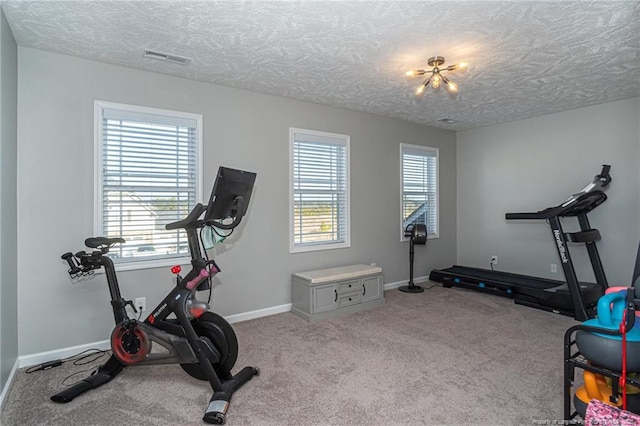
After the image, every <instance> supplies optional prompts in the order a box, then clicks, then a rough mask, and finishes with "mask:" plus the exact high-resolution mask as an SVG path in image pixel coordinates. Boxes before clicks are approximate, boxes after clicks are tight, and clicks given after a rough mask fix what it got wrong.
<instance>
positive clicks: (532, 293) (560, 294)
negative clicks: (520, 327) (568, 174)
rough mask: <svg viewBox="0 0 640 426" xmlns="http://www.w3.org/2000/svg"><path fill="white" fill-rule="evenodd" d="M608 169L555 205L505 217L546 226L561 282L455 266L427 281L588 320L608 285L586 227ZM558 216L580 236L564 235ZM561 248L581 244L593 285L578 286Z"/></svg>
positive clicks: (592, 235) (592, 236) (594, 236)
mask: <svg viewBox="0 0 640 426" xmlns="http://www.w3.org/2000/svg"><path fill="white" fill-rule="evenodd" d="M610 169H611V166H609V165H606V164H605V165H603V166H602V171H601V172H600V174H598V175H596V176H595V177H594V178H593V181H592V182H591V183H590V184H589V185H587V186H586V187H585V188H584V189H582V191H580V192H578V193H576V194H573V195H571V196H570V197H569V198H568V199H567V200H566V201H564V202H563V203H562V204H560V205H558V206H554V207H548V208H546V209H544V210H540V211H537V212H532V213H507V214H506V215H505V218H506V219H507V220H546V221H547V222H548V223H549V226H550V227H551V235H552V236H553V239H554V241H555V246H556V249H557V250H558V256H559V257H560V262H561V265H562V270H563V272H564V276H565V280H566V281H557V280H551V279H546V278H538V277H532V276H528V275H519V274H512V273H508V272H501V271H494V270H487V269H481V268H471V267H466V266H459V265H454V266H452V267H451V268H446V269H434V270H432V271H431V273H430V274H429V279H430V280H431V281H436V282H440V283H442V284H443V286H444V287H446V288H451V287H454V286H457V287H462V288H468V289H472V290H478V291H484V292H488V293H493V294H497V295H501V296H506V297H511V298H513V299H514V302H515V303H517V304H521V305H525V306H529V307H533V308H538V309H544V310H546V311H551V312H555V313H559V314H563V315H568V316H572V317H574V318H575V319H576V320H578V321H586V320H588V319H589V318H593V317H594V316H595V311H596V306H597V302H598V299H599V298H600V296H602V295H603V294H604V291H605V290H606V289H607V288H608V287H609V284H608V283H607V278H606V276H605V273H604V269H603V267H602V262H601V260H600V255H599V254H598V248H597V247H596V241H597V240H599V239H600V232H599V231H598V230H597V229H593V228H591V225H590V224H589V219H588V218H587V213H588V212H590V211H591V210H593V209H595V208H596V207H598V206H599V205H600V204H602V203H604V202H605V201H606V199H607V196H606V195H605V194H604V192H603V191H604V190H605V189H606V188H607V186H608V185H609V183H611V176H610V175H609V170H610ZM563 217H576V218H577V219H578V223H579V225H580V231H578V232H564V231H563V229H562V224H561V223H560V219H561V218H563ZM567 243H582V244H585V246H586V248H587V252H588V254H589V259H590V261H591V266H592V268H593V271H594V276H595V279H596V282H595V283H588V282H580V281H578V277H577V276H576V271H575V269H574V266H573V262H572V261H571V255H570V253H569V246H568V244H567Z"/></svg>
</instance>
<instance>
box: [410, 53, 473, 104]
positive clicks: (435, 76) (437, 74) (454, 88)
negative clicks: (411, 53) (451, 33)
mask: <svg viewBox="0 0 640 426" xmlns="http://www.w3.org/2000/svg"><path fill="white" fill-rule="evenodd" d="M427 64H428V65H429V66H430V67H433V68H432V69H431V70H413V71H407V73H406V75H407V77H415V76H420V75H425V74H427V75H428V77H427V78H426V80H424V81H423V82H422V84H421V85H420V86H419V87H418V88H417V89H416V96H421V95H422V94H423V93H424V91H425V89H426V88H427V86H429V83H431V87H433V88H434V89H437V88H438V87H440V83H444V85H445V86H447V90H449V92H450V93H457V92H458V85H457V84H455V83H454V82H453V81H451V80H449V79H448V78H447V77H445V76H444V75H442V72H444V71H455V70H463V69H465V68H467V63H466V62H460V63H459V64H454V65H449V66H448V67H446V68H440V67H441V66H442V64H444V56H432V57H430V58H429V60H427Z"/></svg>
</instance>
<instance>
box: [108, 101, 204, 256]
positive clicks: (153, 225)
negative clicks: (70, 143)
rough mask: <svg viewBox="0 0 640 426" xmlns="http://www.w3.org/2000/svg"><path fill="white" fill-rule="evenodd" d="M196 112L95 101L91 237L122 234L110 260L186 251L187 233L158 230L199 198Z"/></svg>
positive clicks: (177, 253) (186, 252)
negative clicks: (121, 241)
mask: <svg viewBox="0 0 640 426" xmlns="http://www.w3.org/2000/svg"><path fill="white" fill-rule="evenodd" d="M200 124H201V116H199V115H195V114H186V113H179V112H172V111H165V110H156V109H150V108H142V107H133V106H128V105H119V104H107V103H101V102H96V126H97V127H98V132H97V135H98V137H97V138H96V139H97V144H98V147H97V148H98V149H97V152H98V153H99V158H98V162H97V164H96V166H97V172H98V174H99V176H97V179H96V181H97V185H99V187H98V188H97V190H96V196H97V199H96V210H97V218H96V228H97V229H96V234H97V235H100V236H106V237H109V238H114V237H121V238H124V239H125V240H126V243H125V244H123V245H116V246H115V247H114V248H112V249H111V250H110V255H111V256H112V258H114V261H115V262H117V263H131V262H139V261H145V260H153V259H164V258H176V257H184V256H188V254H189V251H188V244H187V239H186V234H185V233H184V231H182V230H172V231H167V230H165V225H166V224H167V223H170V222H174V221H177V220H181V219H184V217H185V216H186V215H187V214H188V213H189V211H190V210H191V209H192V208H193V206H195V204H196V201H197V200H198V199H200V198H201V194H200V184H199V182H200V177H199V167H198V165H199V152H200V140H201V137H200V131H201V130H200V127H201V126H200Z"/></svg>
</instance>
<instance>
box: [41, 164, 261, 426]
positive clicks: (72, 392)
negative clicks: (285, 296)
mask: <svg viewBox="0 0 640 426" xmlns="http://www.w3.org/2000/svg"><path fill="white" fill-rule="evenodd" d="M255 177H256V175H255V173H251V172H245V171H241V170H235V169H229V168H226V167H220V168H219V170H218V175H217V177H216V182H215V184H214V188H213V191H212V193H211V197H210V201H209V204H208V205H207V206H203V205H202V204H200V203H198V204H197V205H196V206H195V207H194V208H193V210H191V212H190V213H189V215H188V216H187V217H186V218H185V219H184V220H181V221H178V222H174V223H170V224H168V225H166V229H168V230H171V229H184V230H185V231H186V234H187V242H188V245H189V252H190V254H191V266H192V269H191V271H190V272H189V273H188V274H187V275H186V276H185V277H184V278H183V277H181V276H180V267H179V266H174V267H173V268H172V272H173V273H174V274H176V286H175V287H174V288H173V290H171V292H170V293H169V294H168V295H167V296H166V297H165V298H164V300H163V301H162V302H161V303H160V304H159V305H158V306H157V307H156V308H155V309H153V310H152V311H151V314H150V315H149V316H148V317H147V318H146V319H145V320H144V321H138V320H136V319H134V318H130V317H129V315H128V314H127V311H126V306H127V305H130V306H131V307H132V308H133V310H134V311H135V312H136V313H137V310H136V308H135V306H134V305H133V303H132V301H131V300H125V299H124V298H123V297H122V296H121V294H120V288H119V286H118V279H117V277H116V271H115V267H114V263H113V261H112V260H111V258H110V257H109V256H108V253H109V249H110V248H111V247H113V246H115V245H116V244H122V243H124V242H125V240H124V239H122V238H106V237H94V238H87V239H86V240H85V245H86V246H87V247H89V248H91V249H93V251H91V252H90V253H86V252H84V251H80V252H78V253H76V254H72V253H65V254H64V255H62V259H64V260H66V261H67V263H68V264H69V270H68V272H69V275H71V277H72V278H75V277H78V276H84V275H89V274H92V273H93V272H95V270H97V269H100V268H104V270H105V274H106V279H107V283H108V285H109V292H110V295H111V306H112V307H113V316H114V319H115V323H116V326H115V328H114V329H113V332H112V333H111V349H112V355H111V357H110V358H109V360H108V361H107V362H106V363H105V364H104V365H102V366H101V367H99V368H98V370H97V372H96V373H94V374H92V375H91V376H89V377H87V378H86V379H84V380H81V381H80V382H78V383H76V384H75V385H73V386H71V387H69V388H67V389H65V390H64V391H62V392H60V393H58V394H56V395H54V396H52V397H51V400H53V401H55V402H61V403H66V402H70V401H71V400H73V399H74V398H75V397H76V396H78V395H80V394H82V393H84V392H86V391H88V390H91V389H95V388H97V387H99V386H101V385H103V384H105V383H107V382H109V381H110V380H111V379H113V378H114V377H115V376H117V375H118V374H119V373H120V372H121V371H122V370H123V368H124V367H126V366H134V365H150V364H151V365H153V364H180V366H181V367H182V368H183V369H184V370H185V371H186V372H187V373H188V374H189V375H191V376H192V377H195V378H196V379H199V380H203V381H208V382H209V384H210V385H211V388H212V389H213V395H212V397H211V399H210V401H209V405H208V406H207V408H206V411H205V414H204V417H203V420H204V421H205V422H207V423H211V424H224V423H225V421H226V414H227V410H228V408H229V403H230V401H231V396H232V395H233V393H234V392H235V391H236V390H238V389H239V388H240V387H241V386H242V385H244V384H245V383H246V382H247V381H249V380H251V379H252V378H253V376H257V375H259V374H260V371H259V370H258V369H257V368H254V367H244V368H243V369H242V370H240V371H239V372H238V373H237V374H235V375H232V374H231V369H232V368H233V366H234V365H235V362H236V359H237V357H238V340H237V338H236V334H235V333H234V331H233V328H232V327H231V325H230V324H229V323H228V322H227V321H226V320H225V319H224V318H222V317H221V316H220V315H217V314H215V313H213V312H210V311H209V305H208V303H206V302H203V301H199V300H197V299H196V291H198V290H210V289H211V278H212V277H213V276H214V275H215V274H216V273H218V272H220V268H219V267H218V265H217V264H216V262H215V261H214V260H213V259H208V258H205V257H204V256H203V252H202V250H201V244H202V242H201V240H200V239H199V235H198V230H200V229H202V228H205V227H212V226H213V227H215V228H217V229H220V230H227V231H229V233H230V232H232V231H233V229H235V228H236V227H237V226H238V225H239V224H240V221H241V220H242V217H243V216H244V215H245V214H246V211H247V206H248V203H249V198H250V197H251V192H252V189H253V183H254V181H255ZM203 213H205V215H204V218H203V219H200V217H201V216H202V214H203ZM204 254H205V255H206V251H205V252H204ZM172 314H173V315H172ZM170 316H172V318H169V317H170ZM174 317H175V318H174ZM153 343H155V344H158V345H160V346H161V347H162V348H164V351H154V352H152V344H153Z"/></svg>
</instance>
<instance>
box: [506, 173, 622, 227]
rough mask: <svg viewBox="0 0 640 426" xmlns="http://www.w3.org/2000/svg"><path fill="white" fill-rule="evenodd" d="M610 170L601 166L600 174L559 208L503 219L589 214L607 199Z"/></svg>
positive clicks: (510, 215)
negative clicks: (606, 191) (605, 192)
mask: <svg viewBox="0 0 640 426" xmlns="http://www.w3.org/2000/svg"><path fill="white" fill-rule="evenodd" d="M610 170H611V166H610V165H608V164H603V165H602V171H601V172H600V174H598V175H595V176H594V177H593V180H592V181H591V182H590V183H589V184H588V185H587V186H586V187H584V188H583V189H582V191H580V192H578V193H576V194H572V195H571V196H570V197H569V198H567V199H566V200H565V201H564V202H563V203H562V204H560V205H559V206H555V207H548V208H546V209H544V210H540V211H537V212H526V213H506V214H505V219H507V220H531V219H549V218H552V217H554V216H576V215H578V214H580V213H586V212H589V211H591V210H593V209H594V208H596V207H597V206H599V205H600V204H602V203H603V202H604V201H605V200H606V199H607V196H606V195H605V194H604V192H603V191H604V189H605V188H606V187H608V186H609V184H610V183H611V175H610V174H609V171H610Z"/></svg>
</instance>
